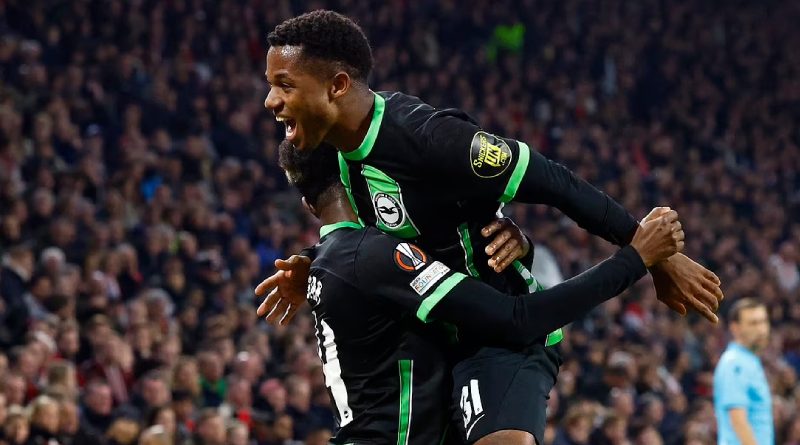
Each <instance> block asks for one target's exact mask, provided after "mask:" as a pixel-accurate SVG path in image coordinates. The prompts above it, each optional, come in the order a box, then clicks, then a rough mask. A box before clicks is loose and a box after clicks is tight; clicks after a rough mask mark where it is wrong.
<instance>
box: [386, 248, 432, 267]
mask: <svg viewBox="0 0 800 445" xmlns="http://www.w3.org/2000/svg"><path fill="white" fill-rule="evenodd" d="M427 262H428V256H427V255H425V252H423V251H422V249H420V248H419V247H417V246H415V245H414V244H411V243H400V244H398V245H397V247H395V248H394V263H395V264H396V265H397V267H399V268H400V269H401V270H403V271H406V272H414V271H415V270H420V269H422V268H423V267H424V266H425V264H427Z"/></svg>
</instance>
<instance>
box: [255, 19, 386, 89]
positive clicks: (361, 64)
mask: <svg viewBox="0 0 800 445" xmlns="http://www.w3.org/2000/svg"><path fill="white" fill-rule="evenodd" d="M267 42H268V43H269V45H270V46H285V45H291V46H295V45H296V46H301V47H302V48H303V55H305V56H308V57H313V58H317V59H320V60H324V61H329V62H337V63H340V64H342V65H343V68H344V69H345V70H346V71H347V72H348V74H350V76H351V77H353V78H355V79H358V80H361V81H363V82H366V81H367V78H368V77H369V74H370V72H371V71H372V49H370V46H369V40H367V36H366V35H364V31H362V30H361V28H360V27H359V26H358V25H357V24H356V23H355V22H353V21H352V20H351V19H349V18H347V17H345V16H344V15H342V14H339V13H338V12H334V11H328V10H324V9H320V10H317V11H312V12H308V13H305V14H302V15H299V16H297V17H294V18H291V19H289V20H286V21H285V22H283V23H281V24H280V25H278V26H276V27H275V29H274V30H273V31H272V32H271V33H269V35H268V36H267Z"/></svg>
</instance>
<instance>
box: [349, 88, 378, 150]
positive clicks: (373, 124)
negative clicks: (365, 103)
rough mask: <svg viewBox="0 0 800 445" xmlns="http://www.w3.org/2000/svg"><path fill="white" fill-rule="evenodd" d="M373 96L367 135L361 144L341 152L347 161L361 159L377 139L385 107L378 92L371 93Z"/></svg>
mask: <svg viewBox="0 0 800 445" xmlns="http://www.w3.org/2000/svg"><path fill="white" fill-rule="evenodd" d="M372 94H373V95H374V96H375V106H374V107H373V108H374V109H373V111H372V121H370V123H369V130H367V135H366V136H365V137H364V140H363V141H362V142H361V145H359V146H358V148H357V149H355V150H353V151H349V152H347V153H344V152H342V156H344V158H345V159H347V160H348V161H362V160H364V158H366V157H367V156H369V152H371V151H372V147H373V146H374V145H375V140H376V139H378V130H380V128H381V121H383V112H384V110H385V109H386V100H385V99H384V98H383V96H381V95H380V94H378V93H375V92H373V93H372Z"/></svg>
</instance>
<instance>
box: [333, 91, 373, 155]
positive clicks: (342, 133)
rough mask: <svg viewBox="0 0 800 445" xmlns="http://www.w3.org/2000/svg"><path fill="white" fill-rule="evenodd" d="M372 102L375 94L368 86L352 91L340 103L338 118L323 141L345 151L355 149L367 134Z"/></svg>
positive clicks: (370, 119)
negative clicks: (350, 95)
mask: <svg viewBox="0 0 800 445" xmlns="http://www.w3.org/2000/svg"><path fill="white" fill-rule="evenodd" d="M374 104H375V95H374V94H373V93H372V91H371V90H370V89H369V88H366V87H363V88H359V89H358V91H353V93H352V97H348V98H346V99H345V101H344V102H343V103H342V105H341V109H340V114H339V119H338V120H337V121H336V123H334V124H333V127H331V130H330V131H329V132H328V135H327V137H326V138H325V142H328V143H330V144H332V145H333V146H334V147H336V148H337V149H338V150H339V151H343V152H345V153H346V152H349V151H353V150H355V149H357V148H358V147H359V146H360V145H361V142H362V141H364V138H365V137H366V136H367V131H368V130H369V124H370V122H371V121H372V107H373V106H374Z"/></svg>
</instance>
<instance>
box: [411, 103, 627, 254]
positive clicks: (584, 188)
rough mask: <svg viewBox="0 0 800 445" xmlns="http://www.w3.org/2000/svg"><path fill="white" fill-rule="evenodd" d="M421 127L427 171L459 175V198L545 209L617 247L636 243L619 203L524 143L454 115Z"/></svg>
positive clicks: (456, 190) (444, 115) (440, 116)
mask: <svg viewBox="0 0 800 445" xmlns="http://www.w3.org/2000/svg"><path fill="white" fill-rule="evenodd" d="M422 128H423V129H422V130H421V131H422V132H424V133H425V134H426V135H428V138H429V139H428V151H427V155H428V156H429V158H428V162H427V164H428V166H429V168H431V169H434V170H435V169H441V170H442V171H441V172H439V173H441V177H443V178H451V179H452V178H453V176H455V177H456V178H457V179H458V180H457V181H451V180H449V179H448V181H449V183H451V184H454V185H456V187H455V188H454V190H452V193H456V194H457V195H458V196H459V198H463V199H475V198H477V199H487V198H488V199H493V200H497V201H499V202H504V203H508V202H511V201H517V202H524V203H528V204H546V205H549V206H552V207H556V208H557V209H559V210H561V211H562V212H564V213H565V214H566V215H567V216H569V217H570V218H571V219H573V220H574V221H575V222H576V223H578V225H579V226H581V227H583V228H584V229H586V230H587V231H589V232H590V233H592V234H594V235H597V236H600V237H602V238H604V239H606V240H608V241H610V242H612V243H614V244H616V245H619V246H624V245H626V244H628V243H629V242H630V240H631V239H632V238H633V233H634V232H635V231H636V229H637V227H638V223H637V221H636V219H635V218H634V217H633V216H632V215H631V214H630V213H628V212H627V211H626V210H625V209H624V208H623V207H622V206H621V205H620V204H619V203H617V202H616V201H614V200H613V199H611V198H610V197H609V196H608V195H606V194H605V193H603V192H602V191H600V190H598V189H597V188H595V187H594V186H592V185H591V184H589V183H588V182H586V181H584V180H583V179H581V178H579V177H578V176H577V175H575V174H574V173H572V172H571V171H570V170H569V169H567V168H566V167H564V166H563V165H561V164H559V163H557V162H554V161H552V160H549V159H547V158H545V157H544V156H542V155H541V154H540V153H538V152H537V151H536V150H535V149H531V148H530V147H529V146H528V145H527V144H525V143H524V142H520V141H516V140H514V139H509V138H504V137H500V136H498V135H494V134H491V133H489V132H486V131H483V130H482V129H481V128H480V127H478V126H477V125H476V124H475V123H474V122H472V121H470V120H469V118H468V117H467V116H466V115H465V114H463V113H459V112H457V111H455V110H453V111H449V110H448V111H442V112H440V113H439V114H437V115H436V116H435V117H434V118H432V119H430V121H429V122H428V123H426V125H425V126H423V127H422ZM433 173H435V172H433Z"/></svg>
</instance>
